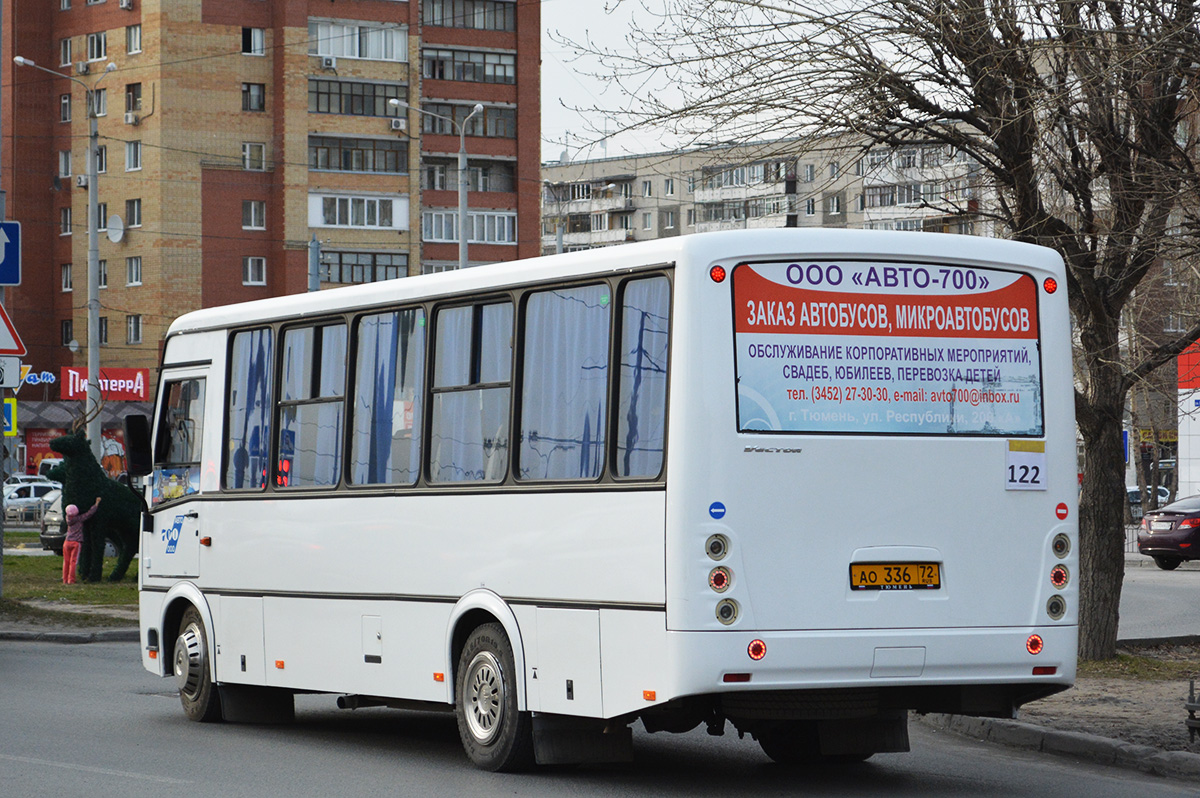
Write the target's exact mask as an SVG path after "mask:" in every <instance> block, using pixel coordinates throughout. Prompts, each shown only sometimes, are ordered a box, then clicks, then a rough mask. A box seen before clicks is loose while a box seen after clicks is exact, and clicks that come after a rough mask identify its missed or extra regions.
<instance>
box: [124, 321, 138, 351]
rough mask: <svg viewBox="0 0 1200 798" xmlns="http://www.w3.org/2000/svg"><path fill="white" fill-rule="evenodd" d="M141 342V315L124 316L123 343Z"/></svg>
mask: <svg viewBox="0 0 1200 798" xmlns="http://www.w3.org/2000/svg"><path fill="white" fill-rule="evenodd" d="M141 342H142V317H141V316H126V317H125V343H127V344H140V343H141Z"/></svg>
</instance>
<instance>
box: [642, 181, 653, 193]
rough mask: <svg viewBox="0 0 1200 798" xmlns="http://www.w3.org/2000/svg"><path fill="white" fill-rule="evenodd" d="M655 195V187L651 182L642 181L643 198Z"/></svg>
mask: <svg viewBox="0 0 1200 798" xmlns="http://www.w3.org/2000/svg"><path fill="white" fill-rule="evenodd" d="M653 195H654V186H653V184H651V182H650V181H649V180H643V181H642V196H643V197H650V196H653Z"/></svg>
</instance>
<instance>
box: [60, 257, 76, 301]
mask: <svg viewBox="0 0 1200 798" xmlns="http://www.w3.org/2000/svg"><path fill="white" fill-rule="evenodd" d="M59 274H60V275H62V290H63V293H64V294H65V293H69V292H71V291H74V290H75V283H74V280H73V278H72V275H71V264H69V263H64V264H63V265H62V266H60V267H59Z"/></svg>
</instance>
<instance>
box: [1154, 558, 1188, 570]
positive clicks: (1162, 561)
mask: <svg viewBox="0 0 1200 798" xmlns="http://www.w3.org/2000/svg"><path fill="white" fill-rule="evenodd" d="M1181 562H1183V558H1181V557H1155V558H1154V564H1155V565H1157V566H1158V567H1159V568H1161V569H1163V570H1164V571H1174V570H1175V569H1176V568H1178V567H1179V564H1180V563H1181Z"/></svg>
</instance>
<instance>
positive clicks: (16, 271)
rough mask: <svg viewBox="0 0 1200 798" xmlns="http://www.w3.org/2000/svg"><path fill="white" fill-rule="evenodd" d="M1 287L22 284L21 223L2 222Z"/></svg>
mask: <svg viewBox="0 0 1200 798" xmlns="http://www.w3.org/2000/svg"><path fill="white" fill-rule="evenodd" d="M0 248H2V249H0V253H2V255H0V285H20V284H21V223H20V222H0Z"/></svg>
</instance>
